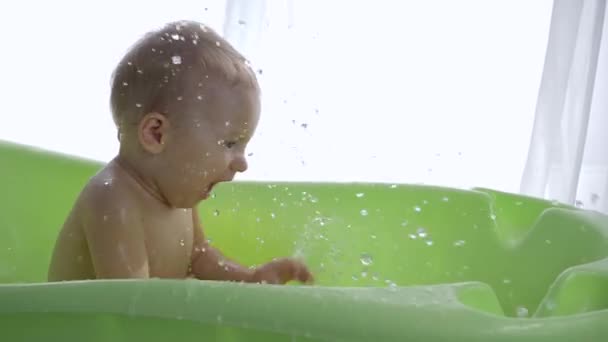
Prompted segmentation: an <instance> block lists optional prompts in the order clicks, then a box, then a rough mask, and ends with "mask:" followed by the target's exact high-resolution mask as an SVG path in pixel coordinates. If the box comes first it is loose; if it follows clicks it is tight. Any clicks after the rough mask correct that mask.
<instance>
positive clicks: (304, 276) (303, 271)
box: [294, 264, 314, 284]
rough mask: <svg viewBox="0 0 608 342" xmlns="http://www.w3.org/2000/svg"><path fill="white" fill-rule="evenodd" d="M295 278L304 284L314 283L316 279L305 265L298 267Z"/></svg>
mask: <svg viewBox="0 0 608 342" xmlns="http://www.w3.org/2000/svg"><path fill="white" fill-rule="evenodd" d="M294 278H295V279H297V280H298V281H300V282H302V283H304V284H312V283H314V277H313V275H312V273H310V271H309V270H308V268H307V267H306V266H305V265H303V264H300V265H298V266H297V267H296V271H295V277H294Z"/></svg>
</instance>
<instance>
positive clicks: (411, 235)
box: [408, 234, 418, 240]
mask: <svg viewBox="0 0 608 342" xmlns="http://www.w3.org/2000/svg"><path fill="white" fill-rule="evenodd" d="M408 236H409V237H410V239H412V240H416V238H417V237H418V236H417V235H416V234H408Z"/></svg>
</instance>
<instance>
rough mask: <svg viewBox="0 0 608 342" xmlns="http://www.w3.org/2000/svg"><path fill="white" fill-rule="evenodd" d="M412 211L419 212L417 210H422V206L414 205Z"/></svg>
mask: <svg viewBox="0 0 608 342" xmlns="http://www.w3.org/2000/svg"><path fill="white" fill-rule="evenodd" d="M414 211H415V212H417V213H419V212H421V211H422V208H420V207H419V206H415V207H414Z"/></svg>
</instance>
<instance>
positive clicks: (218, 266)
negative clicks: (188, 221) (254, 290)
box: [191, 208, 253, 282]
mask: <svg viewBox="0 0 608 342" xmlns="http://www.w3.org/2000/svg"><path fill="white" fill-rule="evenodd" d="M192 220H193V225H194V243H193V252H192V267H191V268H192V275H193V276H194V277H196V278H198V279H205V280H229V281H239V282H251V281H252V278H253V270H251V269H249V268H246V267H244V266H241V265H239V264H237V263H235V262H233V261H231V260H229V259H228V258H226V257H225V256H223V255H222V253H220V251H218V250H217V249H215V248H213V247H211V246H210V245H209V243H208V241H207V239H206V238H205V236H204V234H203V229H202V226H201V223H200V219H199V216H198V211H197V209H196V208H192Z"/></svg>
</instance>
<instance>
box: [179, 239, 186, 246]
mask: <svg viewBox="0 0 608 342" xmlns="http://www.w3.org/2000/svg"><path fill="white" fill-rule="evenodd" d="M179 245H180V246H182V247H184V246H185V245H186V242H185V241H184V239H180V240H179Z"/></svg>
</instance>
